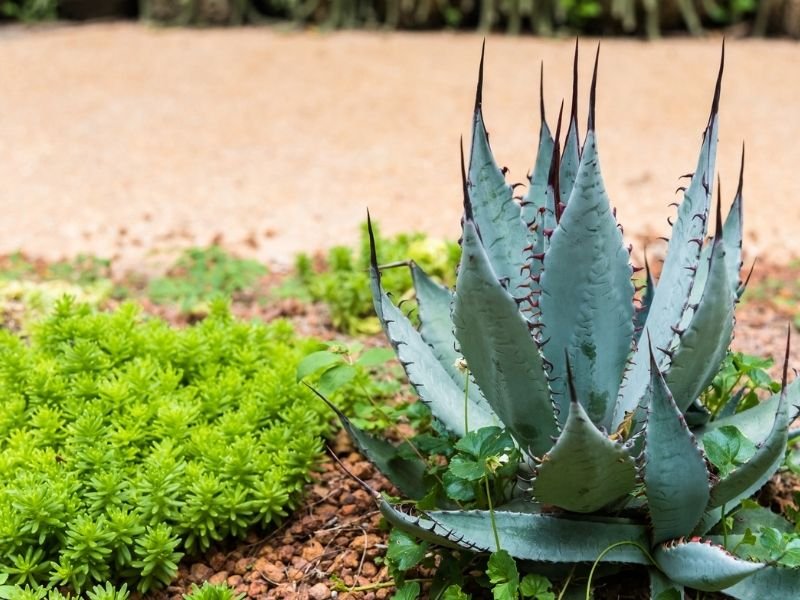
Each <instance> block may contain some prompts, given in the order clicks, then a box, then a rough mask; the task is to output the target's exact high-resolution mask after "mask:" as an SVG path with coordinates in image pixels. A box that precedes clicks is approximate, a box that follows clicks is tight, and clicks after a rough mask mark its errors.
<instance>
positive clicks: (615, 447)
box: [533, 371, 636, 513]
mask: <svg viewBox="0 0 800 600" xmlns="http://www.w3.org/2000/svg"><path fill="white" fill-rule="evenodd" d="M567 376H568V377H569V383H570V392H571V397H572V400H571V402H570V405H569V415H568V416H567V422H566V423H565V424H564V428H563V430H562V432H561V435H560V436H559V438H558V441H557V442H556V444H555V446H553V449H552V450H550V451H549V452H548V453H547V454H545V455H544V456H543V457H542V463H541V465H540V466H539V469H538V472H537V475H536V479H534V481H533V496H534V498H536V500H537V501H539V502H541V503H544V504H553V505H555V506H558V507H559V508H563V509H565V510H569V511H572V512H578V513H589V512H594V511H596V510H599V509H601V508H603V507H604V506H606V505H608V504H610V503H611V502H613V501H615V500H618V499H619V498H621V497H623V496H624V495H625V494H627V493H629V492H630V491H631V490H633V488H634V486H635V485H636V464H635V462H634V460H633V458H631V456H630V455H629V454H628V453H627V452H626V451H625V449H624V448H623V447H622V446H621V445H620V444H615V443H614V442H612V441H611V440H609V439H608V438H607V437H606V436H605V435H603V434H602V433H601V432H600V431H599V430H598V429H597V427H595V426H594V425H593V424H592V421H591V419H589V416H588V415H587V414H586V411H585V410H584V409H583V407H582V406H581V405H580V403H579V402H578V401H577V398H576V397H575V394H574V389H573V386H572V381H573V379H572V376H571V373H570V372H569V371H568V373H567Z"/></svg>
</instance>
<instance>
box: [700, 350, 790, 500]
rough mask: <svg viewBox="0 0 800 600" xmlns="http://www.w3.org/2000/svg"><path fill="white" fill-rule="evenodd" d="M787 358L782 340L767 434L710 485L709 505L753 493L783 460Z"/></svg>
mask: <svg viewBox="0 0 800 600" xmlns="http://www.w3.org/2000/svg"><path fill="white" fill-rule="evenodd" d="M788 362H789V344H788V341H787V344H786V358H785V361H784V365H783V386H782V390H783V391H782V392H781V394H780V396H779V399H778V408H777V410H776V412H775V421H774V422H773V425H772V429H771V431H770V433H769V435H768V436H767V438H766V439H765V440H764V442H762V443H761V444H759V445H758V446H757V447H756V452H755V454H754V455H753V456H752V457H750V460H748V461H747V462H746V463H744V464H743V465H741V466H739V467H737V468H736V469H734V470H733V471H732V472H731V473H730V474H729V475H728V476H727V477H725V478H723V479H720V480H719V481H718V482H717V483H716V485H714V487H713V488H712V489H711V501H710V502H709V507H712V508H713V507H717V506H722V505H724V504H727V503H729V502H732V501H734V500H737V499H740V498H744V497H747V496H750V495H751V494H753V493H754V492H755V491H756V490H758V489H759V488H760V487H761V486H762V485H764V484H765V483H766V482H767V481H768V480H769V479H770V478H771V477H772V475H773V474H774V473H775V471H777V470H778V468H779V467H780V465H781V463H782V462H783V455H784V452H785V451H786V442H787V441H788V439H789V424H790V423H791V421H792V418H793V417H794V411H792V414H791V415H790V413H789V403H788V401H787V399H786V376H787V370H788Z"/></svg>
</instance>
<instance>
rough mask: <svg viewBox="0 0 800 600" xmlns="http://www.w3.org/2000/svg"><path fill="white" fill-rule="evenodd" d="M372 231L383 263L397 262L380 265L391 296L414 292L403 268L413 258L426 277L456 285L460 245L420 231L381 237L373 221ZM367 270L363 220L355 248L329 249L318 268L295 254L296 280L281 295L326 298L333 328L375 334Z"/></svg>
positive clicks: (367, 250)
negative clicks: (388, 266)
mask: <svg viewBox="0 0 800 600" xmlns="http://www.w3.org/2000/svg"><path fill="white" fill-rule="evenodd" d="M373 230H374V231H375V235H376V238H377V239H378V240H379V243H380V247H381V256H382V257H383V258H384V259H385V260H386V261H387V263H386V264H387V265H390V264H392V263H395V265H396V266H397V268H386V269H384V270H383V279H382V283H383V285H384V287H385V288H386V290H387V291H388V292H389V293H391V294H393V295H394V296H395V298H397V299H408V298H410V297H411V296H412V287H413V286H412V283H411V275H410V273H409V272H408V269H406V268H404V267H403V266H402V265H403V264H405V261H407V260H413V261H414V262H416V263H417V264H418V265H420V266H421V267H422V268H423V269H424V270H425V271H426V272H427V273H428V274H429V275H432V276H433V277H435V278H436V279H438V280H439V281H441V282H443V283H445V284H447V285H452V284H453V283H454V280H455V272H456V265H457V264H458V259H459V256H460V254H461V249H460V248H459V246H458V244H454V243H448V242H439V241H435V240H433V239H431V238H429V237H427V236H425V235H424V234H399V235H397V236H395V237H393V238H381V237H380V233H379V232H378V230H377V228H376V227H375V223H373ZM401 261H402V263H401ZM368 268H369V237H368V236H367V229H366V224H365V225H363V226H362V229H361V241H360V245H359V248H358V250H354V249H352V248H349V247H346V246H336V247H334V248H331V250H330V251H329V252H328V255H327V258H326V260H325V264H324V267H322V268H316V267H315V264H314V261H313V260H312V259H311V258H310V257H309V256H307V255H305V254H301V255H299V256H298V257H297V260H296V262H295V272H296V276H295V278H294V279H291V280H290V281H288V282H286V283H285V284H284V285H283V287H282V289H281V290H280V292H279V293H280V294H281V295H282V296H294V297H299V298H301V299H311V300H314V301H317V302H324V303H325V304H326V305H327V306H328V309H329V310H330V313H331V320H332V321H333V325H334V327H336V328H337V329H338V330H340V331H343V332H345V333H349V334H356V333H367V334H371V333H377V332H378V331H380V325H379V324H378V320H377V318H376V317H375V315H374V310H373V308H372V294H371V293H370V287H369V276H368V274H367V271H368Z"/></svg>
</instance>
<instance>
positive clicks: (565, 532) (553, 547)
mask: <svg viewBox="0 0 800 600" xmlns="http://www.w3.org/2000/svg"><path fill="white" fill-rule="evenodd" d="M494 516H495V523H496V524H497V533H498V536H499V538H500V547H501V548H503V550H506V551H508V553H509V554H511V555H512V556H514V557H515V558H519V559H522V560H535V561H542V562H551V563H552V562H572V563H574V562H590V563H591V562H594V560H595V559H597V557H598V556H600V554H601V553H602V552H603V551H604V550H605V549H607V548H608V547H609V546H611V545H612V544H615V543H617V542H622V541H629V542H634V543H636V544H639V545H640V546H643V547H647V546H648V541H647V530H646V528H645V527H644V526H642V525H639V524H634V523H631V522H628V521H625V520H623V519H618V520H614V519H608V520H606V521H594V520H586V519H571V518H568V517H562V516H553V515H546V514H532V513H520V512H504V511H499V510H498V511H495V513H494ZM428 518H429V519H431V520H432V521H434V522H435V523H438V524H439V525H440V526H441V527H443V528H444V529H446V530H450V531H454V532H458V534H459V535H460V536H463V538H462V540H461V541H462V543H468V544H473V545H474V546H478V547H487V548H492V549H494V546H495V543H494V537H493V534H492V528H491V527H490V526H489V523H490V522H491V519H490V516H489V511H483V510H468V511H432V512H429V513H428ZM602 560H603V561H604V562H612V563H633V564H648V563H649V560H648V558H647V557H646V556H645V555H644V553H643V552H642V551H641V550H639V549H638V548H637V547H635V546H633V545H629V544H626V545H623V546H619V547H618V548H615V549H614V550H612V551H610V552H609V553H608V554H606V555H605V556H604V557H603V559H602Z"/></svg>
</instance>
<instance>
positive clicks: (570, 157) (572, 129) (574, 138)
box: [558, 39, 599, 204]
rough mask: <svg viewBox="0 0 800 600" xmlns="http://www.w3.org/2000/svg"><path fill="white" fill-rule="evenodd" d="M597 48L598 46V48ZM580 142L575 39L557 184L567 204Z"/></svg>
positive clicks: (575, 174)
mask: <svg viewBox="0 0 800 600" xmlns="http://www.w3.org/2000/svg"><path fill="white" fill-rule="evenodd" d="M598 50H599V48H598ZM580 144H581V142H580V135H579V134H578V40H577V39H576V40H575V56H574V58H573V61H572V110H570V117H569V126H568V127H567V139H566V141H565V142H564V153H563V154H562V155H561V161H560V164H559V173H558V184H559V186H558V187H559V191H560V199H561V202H562V203H563V204H567V203H568V202H569V200H570V198H571V197H572V187H573V186H574V185H575V179H576V178H577V176H578V169H579V168H580V163H581V145H580Z"/></svg>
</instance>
